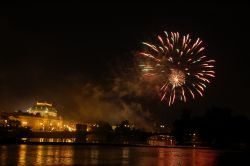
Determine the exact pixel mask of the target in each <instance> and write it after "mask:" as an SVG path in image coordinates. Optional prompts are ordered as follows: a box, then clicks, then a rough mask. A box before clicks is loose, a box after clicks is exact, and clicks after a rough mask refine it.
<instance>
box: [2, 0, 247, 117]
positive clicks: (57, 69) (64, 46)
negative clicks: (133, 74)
mask: <svg viewBox="0 0 250 166" xmlns="http://www.w3.org/2000/svg"><path fill="white" fill-rule="evenodd" d="M249 7H250V6H247V5H242V6H239V5H235V4H233V5H207V4H206V5H200V6H197V5H183V6H181V5H179V4H178V5H177V4H153V3H152V4H148V5H143V4H138V5H135V4H130V5H128V4H127V5H122V4H119V5H111V4H105V5H94V4H93V5H80V4H54V5H49V4H39V5H38V4H37V5H29V6H20V5H17V4H13V5H1V8H0V11H1V16H0V42H1V43H0V57H1V59H0V111H7V112H11V111H14V110H17V109H21V110H25V109H27V108H28V107H29V106H31V105H33V104H34V102H35V101H37V100H45V101H51V102H53V103H54V104H55V105H56V106H57V108H58V109H59V110H60V111H61V114H62V115H63V116H68V115H69V116H73V114H79V112H84V111H85V108H86V109H91V108H92V107H91V108H90V107H88V106H86V103H85V105H84V107H82V106H81V101H82V102H83V103H84V102H85V101H88V99H87V98H88V95H90V96H91V95H93V94H96V93H95V92H96V91H98V92H99V91H101V92H102V95H104V96H105V94H106V92H104V91H105V90H100V89H102V88H103V89H105V88H106V89H108V87H109V86H110V82H112V81H113V80H114V79H116V77H117V76H119V75H121V73H122V71H124V73H126V72H127V71H129V68H130V67H132V66H133V65H131V66H130V64H133V62H132V59H133V58H132V57H133V56H134V53H135V52H136V51H137V50H140V49H141V47H142V45H141V42H142V41H148V40H152V39H153V38H154V37H155V36H156V35H157V34H159V33H162V32H163V31H164V30H166V31H178V32H180V33H181V34H187V33H190V34H191V36H192V37H194V38H196V37H200V38H201V39H203V41H204V43H205V46H206V54H207V56H208V57H210V58H211V59H215V60H216V69H215V70H216V78H215V79H213V80H212V83H211V84H210V85H209V87H208V88H207V90H206V93H205V96H204V97H203V98H198V99H197V100H194V101H190V102H188V103H185V104H182V103H177V104H176V105H175V106H173V107H171V108H167V107H166V108H165V107H164V106H162V105H161V104H159V103H156V104H155V105H154V104H152V103H154V101H148V102H149V103H151V104H152V105H153V106H152V105H151V106H150V107H153V109H155V112H154V113H155V114H159V115H161V116H162V115H163V114H166V119H167V116H168V115H167V112H173V111H174V112H180V111H181V109H182V108H191V109H194V110H196V111H197V112H202V110H205V109H207V108H210V107H213V106H216V107H227V108H230V109H232V110H234V112H235V113H237V114H244V115H247V116H250V111H249V107H248V105H249V93H250V88H249V83H250V80H249V75H250V72H249V57H250V56H249V48H250V47H249V37H250V36H249V29H250V27H249V25H248V23H249V14H250V12H249ZM88 87H91V88H92V89H95V90H96V89H98V90H96V91H95V90H94V92H93V90H91V91H90V90H89V89H88ZM93 87H94V88H93ZM96 87H98V88H96ZM86 89H87V90H86ZM86 91H88V92H86ZM76 96H77V97H76ZM91 97H92V98H93V96H91ZM94 98H95V97H94ZM110 100H112V97H111V99H110ZM90 103H91V102H90ZM91 104H95V102H94V101H93V103H91ZM158 106H159V108H157V107H158ZM107 108H109V106H107ZM110 108H111V107H110ZM98 109H100V108H98ZM92 111H93V114H94V112H95V111H94V110H92ZM104 111H105V110H104ZM115 111H117V110H115ZM87 112H88V111H87ZM118 112H119V110H118ZM89 113H90V112H88V114H89ZM177 114H178V113H177ZM80 115H81V116H86V114H80ZM114 116H115V115H114ZM171 116H172V115H171ZM171 116H170V115H169V117H171ZM176 116H177V115H176ZM83 119H84V118H83Z"/></svg>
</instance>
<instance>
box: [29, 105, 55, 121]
mask: <svg viewBox="0 0 250 166" xmlns="http://www.w3.org/2000/svg"><path fill="white" fill-rule="evenodd" d="M27 112H28V113H30V114H33V115H38V114H40V115H41V117H57V110H56V109H55V108H54V107H52V104H49V103H46V102H43V103H42V102H37V103H36V105H34V106H32V107H30V108H29V109H28V110H27Z"/></svg>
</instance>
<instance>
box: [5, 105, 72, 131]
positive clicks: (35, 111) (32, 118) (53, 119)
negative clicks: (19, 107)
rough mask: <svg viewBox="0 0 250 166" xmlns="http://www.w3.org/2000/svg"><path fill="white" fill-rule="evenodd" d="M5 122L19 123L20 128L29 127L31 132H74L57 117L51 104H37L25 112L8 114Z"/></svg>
mask: <svg viewBox="0 0 250 166" xmlns="http://www.w3.org/2000/svg"><path fill="white" fill-rule="evenodd" d="M6 117H7V118H6V120H17V121H20V123H21V126H22V127H30V128H31V130H32V131H63V130H67V131H74V130H75V129H74V128H73V127H71V125H69V124H66V123H65V122H63V120H62V118H61V117H59V116H58V115H57V110H56V109H55V108H54V107H52V104H49V103H46V102H37V103H36V105H34V106H32V107H30V108H29V109H28V110H27V111H26V112H22V111H18V112H14V113H8V115H7V116H6Z"/></svg>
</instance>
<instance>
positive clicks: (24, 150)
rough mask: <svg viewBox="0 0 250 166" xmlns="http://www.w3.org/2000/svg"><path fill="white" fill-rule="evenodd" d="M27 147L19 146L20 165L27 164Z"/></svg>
mask: <svg viewBox="0 0 250 166" xmlns="http://www.w3.org/2000/svg"><path fill="white" fill-rule="evenodd" d="M26 153H27V145H20V146H19V156H18V163H26Z"/></svg>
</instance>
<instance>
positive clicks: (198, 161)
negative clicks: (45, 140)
mask: <svg viewBox="0 0 250 166" xmlns="http://www.w3.org/2000/svg"><path fill="white" fill-rule="evenodd" d="M249 156H250V155H249V153H247V152H243V151H229V150H228V151H225V150H212V149H192V148H158V147H157V148H156V147H119V146H93V145H91V146H90V145H26V144H21V145H0V164H1V165H86V166H87V165H88V166H89V165H111V166H113V165H129V166H151V165H152V166H217V165H226V166H228V165H250V162H249V161H250V160H249V158H248V157H249Z"/></svg>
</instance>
